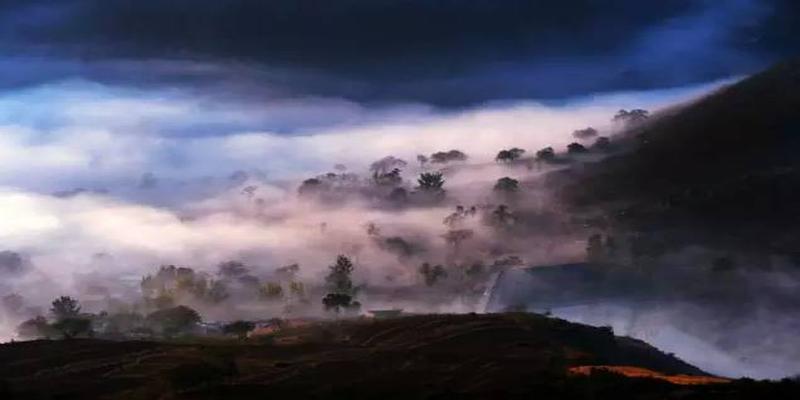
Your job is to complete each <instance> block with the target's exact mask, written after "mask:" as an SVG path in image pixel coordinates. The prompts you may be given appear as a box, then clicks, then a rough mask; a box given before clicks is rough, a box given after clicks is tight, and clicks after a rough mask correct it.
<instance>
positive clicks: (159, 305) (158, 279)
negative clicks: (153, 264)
mask: <svg viewBox="0 0 800 400" xmlns="http://www.w3.org/2000/svg"><path fill="white" fill-rule="evenodd" d="M221 267H223V266H221ZM226 268H227V267H226ZM234 268H235V266H234ZM221 271H222V269H221ZM221 275H222V274H221ZM139 287H140V289H141V292H142V297H143V299H144V301H145V304H146V305H147V306H148V307H149V308H151V309H163V308H168V307H173V306H174V305H175V304H177V303H179V302H181V301H196V302H202V303H206V304H219V303H221V302H223V301H225V300H226V299H227V298H228V297H229V296H230V292H229V291H228V287H227V285H226V284H225V282H223V281H222V280H220V279H216V280H215V279H212V278H211V277H210V276H208V275H207V274H204V273H197V272H195V271H194V270H193V269H191V268H185V267H176V266H174V265H165V266H161V267H160V268H159V269H158V272H156V274H155V275H146V276H145V277H143V278H142V281H141V283H140V284H139Z"/></svg>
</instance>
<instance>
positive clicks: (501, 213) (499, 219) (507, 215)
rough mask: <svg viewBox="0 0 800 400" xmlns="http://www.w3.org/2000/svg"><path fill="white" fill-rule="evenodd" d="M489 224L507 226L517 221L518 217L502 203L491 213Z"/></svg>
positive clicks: (500, 226)
mask: <svg viewBox="0 0 800 400" xmlns="http://www.w3.org/2000/svg"><path fill="white" fill-rule="evenodd" d="M488 222H489V225H492V226H495V227H499V228H507V227H510V226H513V225H514V224H516V223H517V218H516V216H515V215H514V213H512V212H511V210H510V209H509V208H508V206H507V205H505V204H500V205H498V206H497V207H495V209H494V210H492V213H491V214H489V221H488Z"/></svg>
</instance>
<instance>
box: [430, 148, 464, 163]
mask: <svg viewBox="0 0 800 400" xmlns="http://www.w3.org/2000/svg"><path fill="white" fill-rule="evenodd" d="M429 160H430V162H431V163H433V164H446V163H449V162H454V161H466V160H467V155H466V154H464V153H463V152H462V151H460V150H455V149H453V150H450V151H438V152H436V153H433V154H431V156H430V158H429Z"/></svg>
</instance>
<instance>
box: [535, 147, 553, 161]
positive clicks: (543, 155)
mask: <svg viewBox="0 0 800 400" xmlns="http://www.w3.org/2000/svg"><path fill="white" fill-rule="evenodd" d="M555 159H556V151H555V150H553V148H552V147H545V148H543V149H541V150H539V151H537V152H536V161H543V162H552V161H555Z"/></svg>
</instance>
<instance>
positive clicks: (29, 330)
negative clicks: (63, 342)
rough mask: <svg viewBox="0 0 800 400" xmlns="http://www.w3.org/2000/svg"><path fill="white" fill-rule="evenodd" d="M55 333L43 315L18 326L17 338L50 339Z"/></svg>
mask: <svg viewBox="0 0 800 400" xmlns="http://www.w3.org/2000/svg"><path fill="white" fill-rule="evenodd" d="M53 333H54V332H53V329H52V328H51V326H50V324H48V323H47V319H45V318H44V317H42V316H41V315H39V316H37V317H35V318H31V319H29V320H27V321H24V322H23V323H21V324H19V326H17V336H19V337H20V338H21V339H49V338H50V337H51V336H52V335H53Z"/></svg>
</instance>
